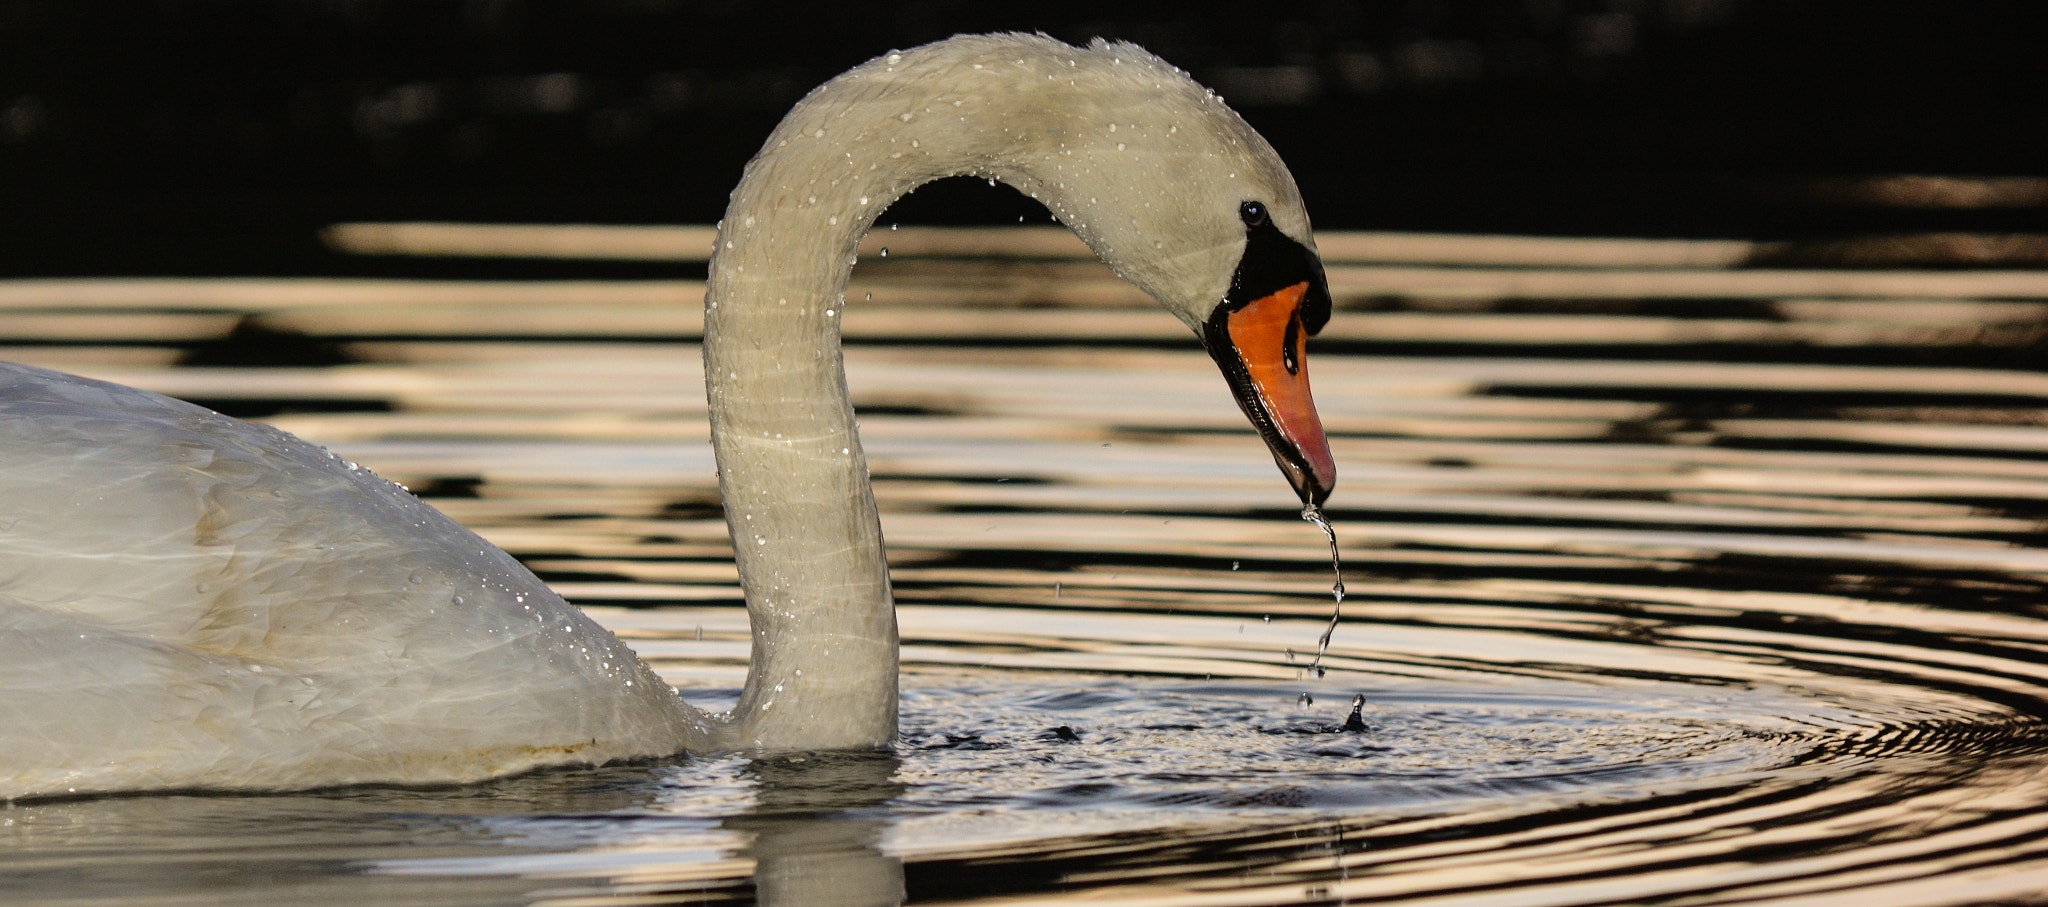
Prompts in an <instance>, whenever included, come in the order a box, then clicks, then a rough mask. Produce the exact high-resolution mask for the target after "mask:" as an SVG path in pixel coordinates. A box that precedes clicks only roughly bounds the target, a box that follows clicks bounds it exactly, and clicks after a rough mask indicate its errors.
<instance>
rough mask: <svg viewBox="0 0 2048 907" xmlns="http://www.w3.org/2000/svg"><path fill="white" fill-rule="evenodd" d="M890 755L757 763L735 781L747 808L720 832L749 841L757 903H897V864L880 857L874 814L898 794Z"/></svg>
mask: <svg viewBox="0 0 2048 907" xmlns="http://www.w3.org/2000/svg"><path fill="white" fill-rule="evenodd" d="M897 765H898V761H897V759H896V756H895V754H893V753H880V752H876V753H807V754H788V755H770V756H761V757H758V758H756V759H754V760H753V761H752V762H751V763H750V764H749V765H748V766H747V768H746V769H744V770H743V771H742V772H741V774H742V775H743V776H744V777H746V778H748V779H750V780H752V781H753V782H754V790H755V797H754V808H753V810H752V811H750V812H748V813H747V814H746V815H743V816H737V817H734V818H732V819H728V820H726V822H725V823H724V825H725V827H726V828H728V829H731V830H733V831H737V832H741V833H744V834H747V835H749V836H751V837H752V839H753V841H752V843H751V844H750V845H749V847H748V852H749V854H750V855H751V856H752V857H753V858H754V890H755V897H756V899H757V900H758V902H759V903H761V904H763V905H770V907H780V905H798V904H803V905H823V907H855V905H859V907H867V905H875V904H900V903H902V902H903V899H904V889H903V861H902V860H900V859H897V858H896V857H892V856H889V855H887V854H884V853H883V852H882V850H881V847H880V844H881V840H882V832H883V830H884V829H885V828H886V827H887V824H888V823H887V822H886V821H885V820H884V819H883V817H882V815H881V812H880V810H879V809H877V807H881V806H884V805H886V804H887V803H888V802H889V801H891V800H893V799H895V798H896V796H897V795H898V794H901V793H902V792H903V784H902V782H899V781H897V780H896V768H897Z"/></svg>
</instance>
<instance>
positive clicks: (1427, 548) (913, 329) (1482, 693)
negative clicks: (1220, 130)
mask: <svg viewBox="0 0 2048 907" xmlns="http://www.w3.org/2000/svg"><path fill="white" fill-rule="evenodd" d="M560 235H566V234H541V238H542V240H545V239H546V238H547V236H556V237H557V238H559V236H560ZM605 236H610V239H605ZM624 236H625V234H618V235H610V234H605V235H601V236H600V237H599V238H600V240H603V241H604V242H613V243H614V245H613V246H611V247H607V246H605V245H604V242H600V243H599V244H598V247H597V248H598V252H597V253H596V254H599V255H600V256H601V255H604V254H606V253H605V252H604V249H605V248H613V249H614V250H617V249H625V250H626V251H623V252H618V253H617V254H618V255H619V256H621V257H634V256H639V257H654V258H664V257H676V258H684V259H687V258H689V257H690V250H691V249H694V248H696V245H692V244H697V245H701V244H702V242H703V241H704V236H703V234H702V233H701V231H697V232H692V231H675V232H672V233H659V232H657V233H653V234H644V235H643V234H636V235H634V236H631V237H626V239H631V240H632V241H631V242H627V241H626V240H625V239H621V238H620V237H624ZM515 239H516V237H515ZM528 239H529V240H530V239H532V238H531V237H529V238H528ZM648 242H651V243H652V246H651V248H652V249H653V250H654V251H653V252H651V253H650V252H646V251H644V249H643V248H642V247H643V246H644V245H646V243H648ZM636 244H637V245H636ZM879 245H891V246H893V249H892V252H891V254H890V256H889V257H887V258H882V257H881V256H880V255H879V248H878V246H879ZM1323 245H1324V247H1325V251H1326V253H1327V254H1328V257H1329V258H1330V260H1331V280H1332V285H1333V292H1334V295H1335V296H1336V298H1337V302H1338V309H1339V312H1338V314H1337V316H1336V317H1335V318H1334V319H1333V320H1332V322H1331V324H1330V328H1329V330H1327V331H1326V332H1325V333H1324V335H1323V336H1322V337H1321V338H1319V339H1318V340H1316V341H1314V342H1313V343H1312V344H1311V351H1310V366H1309V368H1310V373H1311V375H1312V376H1313V382H1314V386H1315V392H1316V397H1317V400H1318V402H1319V404H1320V406H1321V410H1322V414H1323V418H1324V420H1325V423H1326V425H1327V427H1328V429H1329V431H1330V434H1331V444H1332V448H1333V450H1334V452H1335V454H1336V457H1337V461H1338V463H1339V467H1340V473H1341V475H1340V481H1339V486H1338V489H1337V491H1336V493H1335V494H1334V495H1333V496H1332V498H1331V499H1330V503H1329V506H1328V508H1327V510H1328V513H1329V515H1330V516H1331V517H1332V519H1333V520H1334V521H1335V523H1336V528H1337V531H1338V533H1339V537H1340V539H1341V541H1342V543H1343V554H1344V561H1345V576H1344V579H1345V583H1346V586H1347V588H1348V592H1349V594H1348V597H1347V599H1346V602H1345V609H1346V617H1345V620H1344V622H1343V623H1342V624H1341V625H1340V626H1339V627H1338V628H1337V630H1336V634H1335V636H1334V639H1333V641H1332V643H1331V645H1330V649H1329V653H1328V656H1327V658H1326V659H1325V667H1327V668H1328V673H1327V674H1326V675H1324V676H1320V677H1317V676H1311V675H1310V673H1309V672H1307V671H1306V670H1305V668H1306V664H1307V662H1308V659H1309V658H1310V657H1312V656H1313V653H1314V651H1315V646H1316V638H1317V636H1318V635H1319V634H1320V633H1321V632H1322V630H1323V627H1324V624H1325V621H1326V620H1327V618H1328V614H1329V610H1330V605H1331V602H1330V595H1329V587H1330V581H1331V577H1330V567H1329V558H1328V549H1327V547H1326V546H1325V543H1324V540H1323V537H1322V535H1321V533H1319V532H1318V531H1317V530H1316V529H1315V528H1314V527H1312V526H1310V525H1308V524H1306V523H1304V522H1302V521H1300V520H1299V519H1298V518H1297V516H1296V512H1295V511H1296V510H1297V509H1298V505H1297V504H1296V502H1295V501H1294V499H1293V495H1292V493H1291V492H1290V491H1289V490H1288V488H1287V486H1286V484H1285V482H1284V481H1283V480H1282V479H1281V477H1280V475H1279V474H1278V472H1277V471H1276V470H1275V469H1274V467H1273V464H1272V460H1271V458H1270V456H1269V455H1268V454H1267V453H1266V452H1265V450H1264V448H1263V446H1262V445H1261V444H1260V442H1259V441H1258V440H1257V438H1256V437H1255V436H1254V435H1253V433H1252V432H1251V430H1250V429H1249V427H1248V426H1246V425H1245V423H1244V420H1243V417H1242V416H1241V415H1240V414H1239V413H1238V412H1237V410H1236V407H1235V405H1234V404H1233V403H1232V402H1231V400H1230V399H1229V396H1228V393H1227V391H1226V390H1225V389H1224V386H1223V382H1222V380H1221V379H1220V377H1219V376H1218V375H1217V374H1216V372H1215V369H1214V366H1213V365H1211V364H1210V362H1209V361H1208V358H1207V357H1206V356H1205V355H1203V354H1202V353H1201V352H1200V350H1199V349H1198V348H1197V345H1196V344H1195V342H1194V339H1193V338H1192V337H1190V336H1188V335H1187V333H1186V331H1185V329H1183V328H1181V327H1180V326H1179V325H1178V324H1177V323H1176V322H1175V321H1173V319H1172V318H1171V317H1169V316H1167V315H1165V314H1164V313H1162V312H1159V311H1157V310H1156V309H1155V308H1152V307H1151V306H1149V304H1148V303H1147V302H1146V301H1145V300H1144V299H1143V298H1142V297H1141V296H1140V295H1138V294H1137V293H1136V291H1134V290H1130V289H1128V288H1127V287H1124V286H1123V285H1122V284H1120V283H1118V282H1117V281H1115V280H1114V278H1112V277H1111V276H1110V275H1109V274H1108V273H1107V272H1106V270H1104V269H1103V268H1102V267H1101V266H1100V265H1098V264H1095V263H1093V262H1092V261H1089V260H1086V259H1085V258H1082V257H1080V256H1079V255H1078V254H1077V253H1076V251H1075V247H1074V246H1073V245H1072V244H1071V243H1069V242H1068V241H1066V240H1063V239H1061V238H1059V237H1058V236H1056V235H1051V234H1047V233H1044V232H1042V231H1022V232H1005V231H980V232H974V231H964V232H948V231H915V230H904V231H901V232H900V233H895V234H880V235H878V236H877V237H874V238H871V243H870V246H869V252H870V254H869V255H868V257H866V258H864V260H863V262H862V264H861V266H860V268H859V269H858V271H857V273H856V285H855V287H854V288H853V290H852V291H851V293H850V294H849V299H850V302H851V304H850V305H849V306H848V308H847V312H846V316H845V330H846V333H847V335H848V338H849V346H848V351H847V362H848V368H849V372H850V381H851V385H852V388H853V392H854V395H855V398H856V402H857V404H858V405H859V406H860V408H861V410H862V412H863V414H864V415H863V418H862V428H863V433H864V438H865V441H866V444H867V449H868V454H869V459H870V462H871V464H872V465H873V468H874V474H875V480H876V496H877V499H878V501H879V503H880V506H881V508H882V514H883V516H882V519H883V526H884V531H885V533H886V535H887V537H888V539H889V542H890V546H891V547H890V560H891V563H892V569H893V572H894V577H895V583H896V594H897V598H898V600H899V602H900V603H901V605H902V607H901V619H902V630H903V641H904V645H903V666H904V684H903V686H904V697H903V733H902V739H901V742H900V744H899V745H898V747H897V748H896V749H895V751H894V752H893V753H889V754H860V755H845V754H839V755H811V756H779V757H775V758H765V759H754V758H748V757H745V756H718V757H690V756H679V757H676V758H673V759H669V760H662V761H657V762H652V763H647V764H638V765H625V766H610V767H603V768H567V769H559V770H550V771H543V772H537V773H534V774H530V775H525V776H521V777H517V778H510V779H504V780H501V781H496V782H492V783H487V784H480V785H474V786H467V787H458V788H448V789H425V790H420V789H393V788H377V787H367V788H351V789H346V790H337V791H325V792H314V793H296V794H288V795H273V796H194V795H176V796H140V797H119V798H100V799H79V800H69V801H46V802H25V803H15V804H11V805H0V901H5V902H7V903H10V904H12V903H61V902H78V903H85V902H95V903H100V902H106V901H108V900H116V899H124V900H126V901H132V902H136V903H164V904H223V903H247V904H274V903H295V902H307V903H310V902H340V901H342V900H343V899H352V900H356V901H358V902H362V903H380V904H398V903H432V904H462V903H538V904H553V905H581V904H616V903H636V904H638V903H647V904H656V903H700V902H702V903H724V902H745V901H749V900H753V901H759V902H762V903H768V904H805V905H809V904H827V905H830V904H849V905H850V904H878V903H896V902H898V901H903V900H908V901H913V902H918V903H934V902H953V901H974V900H982V899H995V898H1001V899H1004V902H1005V903H1027V902H1036V901H1043V900H1057V899H1062V898H1069V897H1074V896H1077V895H1085V896H1086V897H1088V898H1090V899H1092V900H1094V901H1099V902H1105V903H1116V904H1147V905H1210V904H1219V905H1220V904H1285V903H1297V902H1345V901H1351V902H1367V901H1375V902H1376V901H1388V900H1401V899H1418V900H1421V899H1428V900H1429V902H1430V903H1433V904H1437V903H1442V904H1486V905H1493V904H1501V905H1543V904H1581V903H1615V902H1630V903H1635V902H1649V901H1656V902H1666V901H1672V902H1677V901H1682V902H1685V903H1698V904H1708V903H1725V902H1742V903H1757V902H1770V901H1780V900H1784V901H1796V902H1799V903H1811V904H1854V905H1856V907H1877V905H1906V904H1948V903H1970V902H1987V901H1997V900H2010V899H2022V898H2028V897H2038V896H2039V895H2040V892H2041V891H2043V890H2048V725H2044V721H2043V719H2044V716H2048V701H2044V700H2048V667H2044V663H2048V621H2044V619H2043V618H2044V611H2043V606H2044V602H2048V597H2044V594H2043V587H2044V583H2048V547H2044V546H2043V544H2042V538H2043V536H2042V531H2043V528H2044V524H2048V374H2044V373H2043V372H2042V370H2041V368H2040V363H2041V362H2043V361H2044V359H2043V353H2044V351H2048V350H2044V347H2048V273H2041V272H1997V271H1969V270H1952V271H1928V272H1909V271H1841V270H1773V269H1768V268H1757V267H1746V266H1744V263H1745V262H1747V261H1752V260H1755V259H1756V258H1757V257H1758V255H1759V249H1758V248H1757V247H1753V246H1750V245H1748V244H1743V243H1639V242H1638V243H1632V242H1591V241H1588V242H1571V241H1535V240H1511V239H1456V238H1441V237H1416V236H1387V235H1342V234H1339V235H1333V236H1330V237H1327V238H1325V239H1324V240H1323ZM568 247H573V249H574V251H573V253H560V254H578V255H582V254H591V253H590V247H589V246H588V245H580V246H579V245H576V244H574V243H569V244H568ZM685 247H688V248H685ZM635 250H641V251H635ZM672 250H674V251H672ZM528 251H531V250H528ZM543 251H545V250H543ZM558 251H559V250H558ZM393 260H394V261H396V259H393ZM677 267H678V273H687V270H688V268H689V267H690V266H689V265H688V264H687V263H685V264H681V265H678V266H677ZM397 270H398V269H397V268H395V267H394V273H396V272H397ZM699 273H701V267H699ZM700 294H701V284H700V283H697V282H694V281H691V280H687V279H677V280H629V279H616V280H584V281H538V282H535V281H520V282H514V281H475V280H446V279H444V280H435V281H425V280H400V279H393V280H347V281H344V280H328V279H305V280H139V281H72V280H67V281H15V282H7V283H0V358H5V359H11V360H15V361H21V362H27V363H30V364H35V365H45V366H51V367H56V368H62V369H67V370H70V371H75V372H79V373H83V374H89V375H92V376H95V377H104V378H109V379H112V380H117V381H122V382H124V383H129V384H134V385H138V386H141V387H146V388H149V389H152V390H157V391H161V392H164V393H170V394H173V395H177V396H181V397H185V398H188V399H192V400H195V401H198V402H201V403H204V404H207V405H210V406H214V407H215V408H218V409H221V410H223V411H225V412H229V413H231V414H235V415H241V416H244V417H252V418H264V419H268V420H270V421H273V422H275V423H276V424H278V425H280V426H283V427H285V428H287V429H289V430H291V431H294V432H297V433H299V434H301V435H303V436H305V437H307V438H309V439H312V440H315V441H317V442H319V443H322V444H325V445H327V446H329V447H330V448H332V449H333V450H334V451H335V452H336V453H338V454H341V455H342V456H344V457H346V458H348V459H350V460H355V461H358V462H361V463H363V464H365V465H367V466H370V467H372V468H374V469H376V470H378V471H379V472H381V473H382V474H384V475H386V476H388V477H390V478H393V479H395V480H398V481H401V482H404V483H406V484H408V485H409V486H410V487H412V488H413V489H414V490H415V491H416V492H418V493H419V494H421V495H422V496H423V497H425V498H426V499H428V500H430V501H431V502H433V503H434V504H435V505H436V506H439V507H441V508H442V509H444V510H446V511H447V512H448V513H449V514H450V515H452V516H454V517H455V518H456V519H458V520H460V521H462V522H464V523H466V524H468V525H470V526H472V527H474V528H476V529H477V530H478V531H479V532H481V533H482V534H483V535H485V536H486V537H488V538H490V539H491V540H493V541H494V542H496V543H498V544H500V545H502V546H504V547H505V548H507V549H508V550H510V551H512V552H513V553H514V554H516V555H518V556H519V557H520V558H521V559H522V560H524V561H525V562H526V563H527V564H528V565H529V566H531V567H532V568H533V569H534V570H535V571H536V572H537V573H539V574H540V575H541V576H542V577H543V578H544V579H547V580H548V581H549V582H550V583H551V584H553V585H554V586H556V587H557V588H558V589H559V590H560V591H562V592H563V593H564V594H565V595H566V596H567V597H568V598H569V599H570V600H572V601H575V602H577V603H579V604H581V605H583V606H585V607H586V608H587V609H588V610H589V611H590V612H591V613H592V614H593V615H594V616H595V617H596V618H597V619H598V620H599V621H601V622H602V623H604V624H605V625H607V626H608V627H610V628H612V629H613V630H615V631H616V632H618V633H619V634H620V635H621V636H622V637H624V638H625V639H627V640H628V641H629V642H630V643H631V644H632V645H633V647H634V648H635V649H637V650H638V651H639V652H640V653H641V654H642V655H643V656H645V657H646V658H648V659H649V660H650V662H651V663H653V664H654V665H655V666H656V667H657V668H658V669H659V670H660V671H661V673H662V674H663V676H664V677H666V678H667V679H669V681H670V682H672V683H673V684H675V685H676V686H677V687H678V688H679V689H680V690H681V691H682V693H683V695H684V696H685V697H687V698H689V699H691V700H692V701H694V702H697V703H698V704H700V705H705V706H708V707H712V708H722V707H724V706H725V705H728V704H730V703H731V701H732V700H733V699H734V698H735V697H736V696H737V694H738V688H739V686H740V682H741V679H742V677H743V676H744V671H745V658H746V652H747V645H746V618H745V613H744V611H743V610H742V609H741V607H740V599H739V592H738V589H737V585H736V579H735V575H734V572H733V568H732V565H731V561H730V553H731V552H730V549H729V547H728V546H727V542H726V532H725V526H724V523H723V521H722V518H721V516H720V514H719V510H718V499H717V494H716V486H715V483H714V480H713V475H712V465H711V454H710V448H709V444H708V440H707V430H706V424H705V414H704V402H703V393H702V379H701V374H700V372H699V365H698V361H697V349H696V342H697V339H698V331H699V330H700V325H701V313H700V312H698V311H697V310H696V301H697V299H698V298H699V296H700ZM870 296H871V298H870ZM1361 696H1362V697H1363V704H1362V706H1361V707H1360V710H1359V712H1360V718H1361V719H1362V720H1363V722H1364V724H1365V729H1364V730H1362V731H1359V730H1349V731H1347V730H1345V729H1343V727H1342V726H1343V725H1344V724H1345V720H1346V718H1347V716H1348V715H1349V713H1350V712H1351V708H1352V703H1353V700H1354V697H1361Z"/></svg>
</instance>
